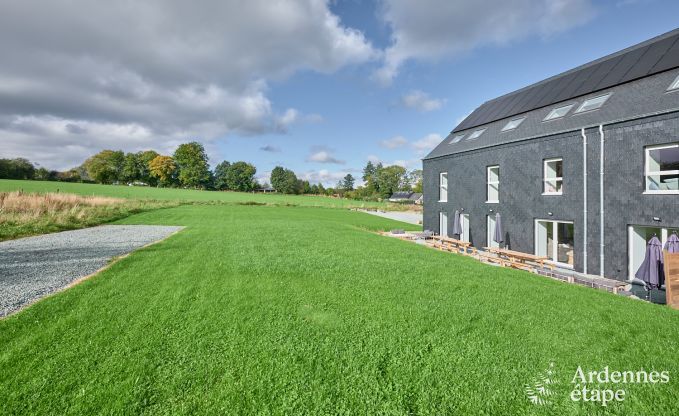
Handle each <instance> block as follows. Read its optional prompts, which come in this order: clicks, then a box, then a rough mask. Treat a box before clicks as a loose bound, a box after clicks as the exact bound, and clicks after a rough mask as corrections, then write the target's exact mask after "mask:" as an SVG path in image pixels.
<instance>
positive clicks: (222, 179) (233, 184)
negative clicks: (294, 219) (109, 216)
mask: <svg viewBox="0 0 679 416" xmlns="http://www.w3.org/2000/svg"><path fill="white" fill-rule="evenodd" d="M256 173H257V168H256V167H255V166H254V165H252V164H250V163H247V162H244V161H238V162H233V163H232V162H229V161H223V162H221V163H219V164H218V165H217V166H216V167H215V169H214V171H212V170H210V165H209V163H208V156H207V153H206V152H205V148H204V147H203V145H202V144H200V143H198V142H190V143H184V144H181V145H179V147H177V150H175V152H174V154H172V155H171V156H170V155H162V154H159V153H158V152H155V151H153V150H146V151H141V152H136V153H125V152H123V151H122V150H102V151H101V152H99V153H97V154H95V155H93V156H91V157H89V158H88V159H87V160H86V161H85V162H84V163H83V164H82V165H81V166H79V167H77V168H73V169H70V170H68V171H64V172H58V171H49V170H47V169H45V168H43V167H40V168H36V167H35V166H34V165H33V164H32V163H31V162H30V161H28V160H26V159H22V158H18V159H0V179H35V180H53V181H64V182H94V183H101V184H130V185H148V186H158V187H184V188H193V189H208V190H220V191H225V190H231V191H240V192H250V191H254V190H257V189H268V188H269V187H270V188H272V189H273V190H275V191H276V192H279V193H283V194H313V195H339V196H342V197H346V198H352V199H363V200H379V199H384V198H388V197H389V196H391V194H392V193H394V192H396V191H414V192H421V190H422V171H411V172H407V171H406V169H405V168H403V167H400V166H387V167H384V166H383V165H382V164H381V163H378V164H376V165H375V164H373V163H372V162H368V164H367V165H366V167H365V168H364V169H363V182H364V185H363V186H359V187H355V183H356V180H355V178H354V177H353V175H351V174H347V175H346V176H344V178H342V179H341V180H340V181H339V182H338V183H337V186H336V187H334V188H333V187H329V188H326V187H324V186H323V184H322V183H318V184H311V183H310V182H309V181H307V180H302V179H299V178H298V177H297V175H295V173H294V172H293V171H292V170H290V169H286V168H284V167H282V166H276V167H275V168H274V169H273V170H272V171H271V176H270V185H269V184H268V183H263V184H260V183H258V182H257V180H256V179H255V175H256Z"/></svg>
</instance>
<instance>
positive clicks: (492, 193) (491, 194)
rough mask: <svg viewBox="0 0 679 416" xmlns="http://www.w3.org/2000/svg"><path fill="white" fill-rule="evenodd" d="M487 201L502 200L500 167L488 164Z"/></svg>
mask: <svg viewBox="0 0 679 416" xmlns="http://www.w3.org/2000/svg"><path fill="white" fill-rule="evenodd" d="M486 182H487V184H488V185H487V188H488V189H487V191H486V202H499V201H500V167H499V166H488V169H487V171H486Z"/></svg>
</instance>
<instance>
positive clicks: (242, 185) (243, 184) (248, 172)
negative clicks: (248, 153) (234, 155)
mask: <svg viewBox="0 0 679 416" xmlns="http://www.w3.org/2000/svg"><path fill="white" fill-rule="evenodd" d="M255 173H257V168H255V167H254V166H253V165H251V164H249V163H246V162H236V163H234V164H233V165H231V166H229V168H228V169H227V171H226V185H227V186H228V188H229V189H232V190H234V191H241V192H248V191H251V190H253V189H255Z"/></svg>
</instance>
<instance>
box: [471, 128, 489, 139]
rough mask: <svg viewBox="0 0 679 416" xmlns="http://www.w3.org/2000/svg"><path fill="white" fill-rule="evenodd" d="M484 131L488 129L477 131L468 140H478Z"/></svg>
mask: <svg viewBox="0 0 679 416" xmlns="http://www.w3.org/2000/svg"><path fill="white" fill-rule="evenodd" d="M484 131H486V129H478V130H475V131H474V133H472V134H471V136H469V137H467V140H474V139H477V138H478V137H479V136H481V135H482V134H483V132H484Z"/></svg>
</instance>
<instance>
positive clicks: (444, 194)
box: [439, 172, 448, 202]
mask: <svg viewBox="0 0 679 416" xmlns="http://www.w3.org/2000/svg"><path fill="white" fill-rule="evenodd" d="M439 202H448V173H447V172H441V174H440V175H439Z"/></svg>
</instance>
